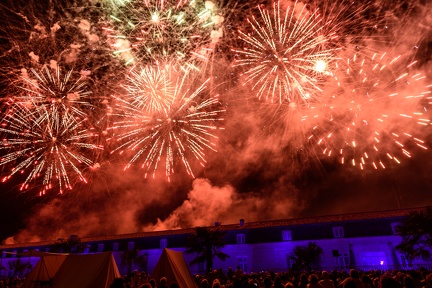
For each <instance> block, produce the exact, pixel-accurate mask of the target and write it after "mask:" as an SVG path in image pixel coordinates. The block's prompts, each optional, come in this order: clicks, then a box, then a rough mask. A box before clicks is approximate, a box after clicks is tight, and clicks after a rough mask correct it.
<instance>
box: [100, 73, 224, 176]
mask: <svg viewBox="0 0 432 288" xmlns="http://www.w3.org/2000/svg"><path fill="white" fill-rule="evenodd" d="M180 71H183V74H182V76H181V77H177V76H178V74H176V75H177V76H175V77H173V79H170V80H171V81H167V82H165V85H167V86H170V87H167V89H166V90H165V92H168V93H171V95H169V96H168V97H167V98H165V100H166V101H167V102H166V103H165V104H166V105H165V104H164V105H160V106H157V107H158V108H157V109H150V110H151V111H150V112H151V113H149V109H147V108H146V107H150V106H149V105H147V104H144V105H141V102H140V101H134V100H133V99H132V98H130V97H127V98H126V99H120V98H117V101H118V103H117V105H116V107H114V112H113V115H112V116H113V117H114V118H115V119H117V120H116V121H115V122H114V123H113V125H112V126H111V128H110V129H109V130H112V132H113V134H114V139H113V140H114V141H116V143H117V145H116V146H117V148H115V149H114V150H113V151H112V153H120V154H130V155H131V158H130V161H129V164H127V165H126V167H125V169H128V168H130V167H131V166H132V164H133V163H135V162H138V159H142V160H141V163H142V165H141V167H142V168H144V169H145V170H146V172H145V176H146V177H147V175H148V174H149V173H150V174H151V175H153V177H155V175H156V171H157V169H158V167H159V166H160V165H163V164H162V163H165V175H166V178H167V180H168V181H169V180H170V176H171V175H172V174H174V172H175V169H174V168H175V166H176V164H177V163H178V162H179V161H180V162H181V163H183V166H184V167H185V169H186V172H187V173H188V174H189V175H191V176H192V177H194V172H193V165H192V164H191V161H192V159H195V160H196V161H198V163H199V164H200V165H201V166H205V163H206V150H211V151H216V146H217V144H216V142H217V139H218V137H217V135H216V131H217V130H218V129H222V128H221V124H222V121H223V118H222V117H221V115H222V114H223V113H224V111H225V110H224V109H223V108H222V107H221V103H220V101H219V99H218V97H217V96H211V95H210V94H209V91H208V87H207V85H208V82H209V80H207V81H205V82H204V83H202V84H200V85H199V86H198V87H197V88H193V85H192V83H193V81H192V82H190V78H189V77H190V74H189V73H190V69H185V70H180ZM171 75H172V74H171ZM174 79H175V80H174ZM152 107H153V106H152ZM123 157H124V156H123Z"/></svg>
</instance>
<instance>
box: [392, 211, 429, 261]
mask: <svg viewBox="0 0 432 288" xmlns="http://www.w3.org/2000/svg"><path fill="white" fill-rule="evenodd" d="M431 223H432V207H428V208H426V209H425V210H421V211H415V212H412V213H410V214H409V215H408V218H406V219H405V220H404V221H403V222H402V223H401V225H399V226H397V227H396V231H397V234H398V235H399V236H401V237H402V242H401V243H400V244H399V245H397V246H396V249H397V250H399V251H401V252H402V253H403V254H404V255H405V256H406V257H407V260H408V261H409V263H412V261H413V260H414V259H418V258H420V259H423V260H430V259H431V258H432V257H431V256H432V255H431V251H430V248H432V225H431Z"/></svg>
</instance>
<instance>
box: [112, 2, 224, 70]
mask: <svg viewBox="0 0 432 288" xmlns="http://www.w3.org/2000/svg"><path fill="white" fill-rule="evenodd" d="M210 3H212V2H210V1H205V2H204V1H183V0H178V1H175V0H169V1H165V0H154V1H153V0H152V1H135V2H131V3H128V4H127V5H125V6H124V7H122V9H119V10H118V11H116V12H117V14H116V15H112V16H111V17H110V18H111V19H112V20H113V21H112V23H111V24H112V27H113V28H107V29H105V31H106V32H107V33H108V35H109V37H110V39H112V41H113V42H112V43H111V44H112V46H113V47H114V49H115V51H114V54H116V55H119V56H120V57H123V58H124V59H125V60H126V61H127V62H128V64H132V63H138V62H139V63H141V64H144V63H146V64H147V63H155V62H157V61H158V60H161V59H163V60H167V59H177V60H182V61H186V62H189V63H191V60H194V61H198V62H201V61H203V60H205V61H206V60H207V59H208V56H209V55H210V54H211V53H212V49H213V48H212V47H211V44H212V43H215V42H217V41H218V37H220V36H221V35H220V34H218V37H216V36H215V33H216V32H215V31H218V30H219V29H220V27H221V24H222V22H223V17H222V16H220V15H218V14H215V13H217V12H216V10H217V9H214V6H215V4H213V5H210ZM210 6H211V7H212V9H207V8H206V7H210ZM216 19H217V20H216Z"/></svg>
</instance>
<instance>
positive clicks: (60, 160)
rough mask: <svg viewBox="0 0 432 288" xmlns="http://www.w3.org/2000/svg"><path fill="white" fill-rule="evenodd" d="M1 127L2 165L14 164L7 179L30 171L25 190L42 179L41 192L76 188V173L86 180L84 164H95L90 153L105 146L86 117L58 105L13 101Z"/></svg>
mask: <svg viewBox="0 0 432 288" xmlns="http://www.w3.org/2000/svg"><path fill="white" fill-rule="evenodd" d="M0 131H1V133H2V142H1V144H0V151H1V153H2V156H1V158H0V165H1V166H5V167H8V166H9V165H11V166H13V168H12V169H11V170H10V172H9V173H8V175H7V176H5V177H4V178H3V182H5V181H7V180H8V179H10V178H11V177H12V176H14V175H16V174H27V176H25V178H24V179H25V180H24V181H23V183H22V184H21V190H27V189H29V185H30V184H31V183H35V185H38V184H40V183H41V184H42V185H43V188H42V189H41V192H40V194H41V195H42V194H45V192H46V191H47V190H49V189H51V188H53V187H58V189H59V191H60V193H62V192H63V190H64V189H72V186H73V183H72V178H71V177H73V176H72V175H74V177H75V176H76V177H77V178H78V179H79V180H81V181H84V182H86V179H85V177H84V175H83V173H82V168H83V167H92V166H93V164H94V163H93V161H92V159H91V158H90V157H89V156H88V155H89V154H92V153H93V152H95V151H97V150H100V149H102V147H100V146H98V145H96V144H94V139H95V138H96V137H98V136H97V134H95V133H93V132H92V129H91V127H90V126H89V123H88V121H87V119H86V118H83V117H79V116H78V115H72V114H71V113H68V112H67V111H66V110H63V109H61V108H59V107H56V106H54V107H52V106H46V105H42V106H39V107H37V108H35V106H34V105H30V107H29V106H27V105H22V104H20V103H18V104H17V103H14V104H11V106H10V107H9V109H8V111H7V113H6V115H5V117H4V118H3V120H2V123H1V128H0ZM39 179H42V180H39Z"/></svg>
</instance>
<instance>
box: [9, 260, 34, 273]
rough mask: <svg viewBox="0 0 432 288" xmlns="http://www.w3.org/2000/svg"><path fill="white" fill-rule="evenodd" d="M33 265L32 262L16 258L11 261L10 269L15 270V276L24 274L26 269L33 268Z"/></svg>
mask: <svg viewBox="0 0 432 288" xmlns="http://www.w3.org/2000/svg"><path fill="white" fill-rule="evenodd" d="M31 268H32V265H31V264H30V263H24V262H23V261H21V259H19V258H18V259H16V260H13V261H10V262H9V270H12V271H13V276H14V277H15V276H20V277H21V276H22V274H23V272H24V271H25V270H26V269H31Z"/></svg>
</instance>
